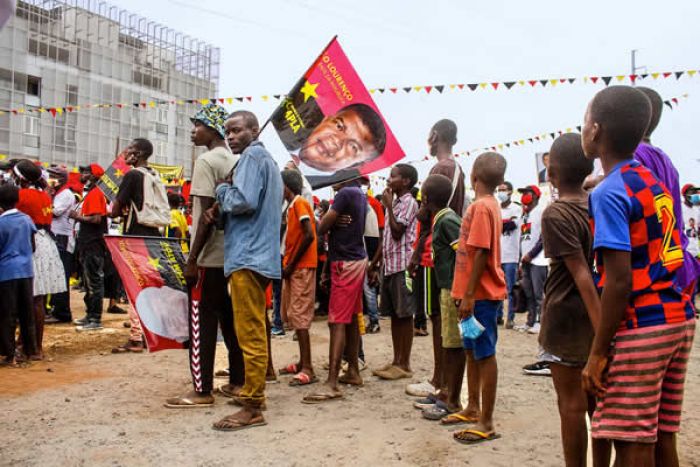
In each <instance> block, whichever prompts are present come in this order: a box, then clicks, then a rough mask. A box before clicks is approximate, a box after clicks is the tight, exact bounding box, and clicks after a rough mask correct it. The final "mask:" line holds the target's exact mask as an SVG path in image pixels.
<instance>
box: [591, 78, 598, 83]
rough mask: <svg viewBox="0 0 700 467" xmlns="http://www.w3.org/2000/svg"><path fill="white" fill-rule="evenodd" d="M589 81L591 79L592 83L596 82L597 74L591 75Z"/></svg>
mask: <svg viewBox="0 0 700 467" xmlns="http://www.w3.org/2000/svg"><path fill="white" fill-rule="evenodd" d="M591 81H593V84H595V83H597V82H598V77H597V76H591Z"/></svg>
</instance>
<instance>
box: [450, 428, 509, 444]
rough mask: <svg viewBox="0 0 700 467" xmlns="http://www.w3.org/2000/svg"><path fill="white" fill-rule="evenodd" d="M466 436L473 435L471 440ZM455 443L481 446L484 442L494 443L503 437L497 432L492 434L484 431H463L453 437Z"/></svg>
mask: <svg viewBox="0 0 700 467" xmlns="http://www.w3.org/2000/svg"><path fill="white" fill-rule="evenodd" d="M465 435H471V437H470V438H464V436H465ZM453 437H454V439H455V441H457V442H459V443H462V444H479V443H483V442H484V441H492V440H494V439H498V438H500V437H501V435H499V434H498V433H496V432H491V433H484V432H483V431H479V430H462V431H457V432H456V433H455V434H454V435H453Z"/></svg>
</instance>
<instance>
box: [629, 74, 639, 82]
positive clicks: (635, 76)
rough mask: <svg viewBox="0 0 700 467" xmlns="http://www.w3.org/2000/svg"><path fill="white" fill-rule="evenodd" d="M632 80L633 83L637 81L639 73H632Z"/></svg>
mask: <svg viewBox="0 0 700 467" xmlns="http://www.w3.org/2000/svg"><path fill="white" fill-rule="evenodd" d="M630 81H631V82H632V83H634V82H635V81H637V75H630Z"/></svg>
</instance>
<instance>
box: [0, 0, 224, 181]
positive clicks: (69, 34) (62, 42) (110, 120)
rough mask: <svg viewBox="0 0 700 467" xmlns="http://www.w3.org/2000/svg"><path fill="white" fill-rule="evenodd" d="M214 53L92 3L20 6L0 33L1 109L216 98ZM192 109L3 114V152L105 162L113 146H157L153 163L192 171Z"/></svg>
mask: <svg viewBox="0 0 700 467" xmlns="http://www.w3.org/2000/svg"><path fill="white" fill-rule="evenodd" d="M219 60H220V50H219V49H218V48H216V47H214V46H212V45H210V44H207V43H205V42H203V41H201V40H199V39H196V38H193V37H190V36H188V35H186V34H183V33H181V32H178V31H175V30H173V29H171V28H168V27H166V26H163V25H161V24H158V23H157V22H155V21H152V20H150V19H148V18H144V17H142V16H139V15H137V14H134V13H131V12H129V11H126V10H124V9H121V8H118V7H115V6H113V5H110V4H109V3H107V2H104V1H101V0H100V1H97V0H62V1H54V0H23V1H22V0H20V1H18V2H17V10H16V15H15V16H14V17H13V18H12V19H11V20H10V22H9V23H8V24H7V25H6V26H5V28H4V29H3V30H2V31H0V109H11V108H17V107H23V108H32V107H34V108H40V107H66V106H79V105H82V104H87V103H91V104H92V103H117V102H143V101H154V100H155V101H166V102H169V101H177V100H182V99H201V98H208V97H210V96H214V95H216V93H217V88H218V82H219ZM195 111H196V107H195V106H194V105H192V104H184V105H158V106H156V107H155V108H146V109H143V108H134V107H132V108H123V109H122V108H117V107H112V108H101V109H91V110H88V111H84V112H75V113H63V114H62V115H56V116H55V118H54V117H52V116H51V115H50V114H48V113H43V114H41V113H25V114H24V115H22V116H11V115H10V114H5V115H2V116H0V154H5V155H7V156H8V157H18V158H19V157H26V158H30V159H39V160H41V161H42V162H49V163H56V164H66V165H68V166H78V165H84V164H87V163H90V162H98V163H100V164H109V163H110V161H111V160H112V159H113V158H114V155H115V154H114V153H115V146H118V147H123V146H124V145H126V144H127V142H128V141H129V140H130V139H132V138H135V137H146V138H148V139H150V140H151V141H152V142H153V145H154V148H155V153H154V156H153V159H152V160H153V161H154V162H157V163H162V164H170V165H184V166H185V167H186V168H187V169H189V167H190V160H191V157H192V146H191V143H190V140H189V134H190V128H191V124H190V121H189V118H188V117H189V116H191V115H192V114H193V113H194V112H195Z"/></svg>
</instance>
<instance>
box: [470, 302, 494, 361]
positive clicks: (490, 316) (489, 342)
mask: <svg viewBox="0 0 700 467" xmlns="http://www.w3.org/2000/svg"><path fill="white" fill-rule="evenodd" d="M502 310H503V301H501V300H477V301H476V302H475V303H474V318H476V320H477V321H478V322H480V323H481V325H482V326H483V327H484V332H483V333H482V334H481V335H480V336H479V337H477V338H476V339H464V340H463V341H462V345H463V347H464V350H470V351H471V352H472V353H473V355H474V358H475V359H476V360H483V359H485V358H489V357H491V356H492V355H496V342H497V341H498V324H497V322H496V321H497V319H498V312H499V311H502Z"/></svg>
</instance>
